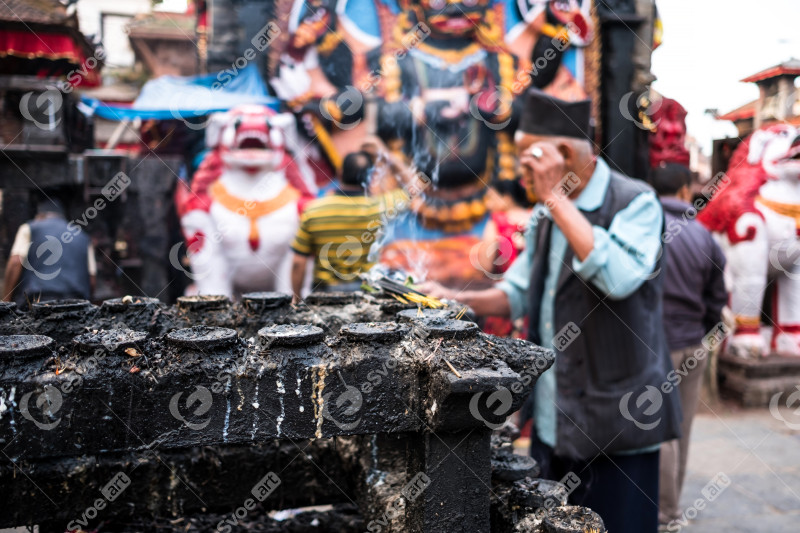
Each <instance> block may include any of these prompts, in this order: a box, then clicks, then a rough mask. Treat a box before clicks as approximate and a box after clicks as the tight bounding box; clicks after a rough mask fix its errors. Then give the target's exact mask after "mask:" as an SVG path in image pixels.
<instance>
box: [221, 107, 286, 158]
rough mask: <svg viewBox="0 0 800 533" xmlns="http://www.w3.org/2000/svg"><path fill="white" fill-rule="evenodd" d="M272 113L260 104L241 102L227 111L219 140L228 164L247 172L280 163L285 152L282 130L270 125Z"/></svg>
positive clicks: (223, 156)
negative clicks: (247, 104) (243, 104)
mask: <svg viewBox="0 0 800 533" xmlns="http://www.w3.org/2000/svg"><path fill="white" fill-rule="evenodd" d="M274 115H275V113H274V112H273V111H271V110H269V109H268V108H266V107H263V106H240V107H237V108H235V109H232V110H231V111H230V112H229V117H230V118H229V119H228V122H227V124H226V125H225V127H224V129H223V132H222V138H221V142H220V146H221V154H222V158H223V160H224V161H225V163H226V164H227V165H228V166H232V167H238V168H243V169H244V170H246V171H248V172H264V171H270V170H274V169H276V168H278V167H279V165H280V164H281V162H282V161H283V156H284V153H285V152H284V139H283V134H282V133H281V131H280V130H279V129H278V128H274V127H272V126H271V125H270V122H269V121H270V118H271V117H273V116H274Z"/></svg>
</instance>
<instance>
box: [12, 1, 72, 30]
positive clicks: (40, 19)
mask: <svg viewBox="0 0 800 533" xmlns="http://www.w3.org/2000/svg"><path fill="white" fill-rule="evenodd" d="M0 21H4V22H16V23H25V24H48V25H50V24H52V25H67V26H74V27H77V19H76V17H75V16H74V15H69V14H67V8H66V7H65V6H64V5H63V4H62V3H61V2H59V1H58V0H4V1H3V2H0Z"/></svg>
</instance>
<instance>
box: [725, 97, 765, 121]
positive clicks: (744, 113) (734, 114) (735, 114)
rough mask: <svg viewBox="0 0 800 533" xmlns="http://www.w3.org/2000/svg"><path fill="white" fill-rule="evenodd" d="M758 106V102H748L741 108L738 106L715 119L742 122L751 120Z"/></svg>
mask: <svg viewBox="0 0 800 533" xmlns="http://www.w3.org/2000/svg"><path fill="white" fill-rule="evenodd" d="M757 105H758V100H757V99H756V100H753V101H752V102H748V103H746V104H744V105H743V106H739V107H737V108H736V109H734V110H733V111H728V112H727V113H725V114H724V115H720V116H718V117H717V120H731V121H736V120H744V119H748V118H753V117H754V116H755V114H756V106H757Z"/></svg>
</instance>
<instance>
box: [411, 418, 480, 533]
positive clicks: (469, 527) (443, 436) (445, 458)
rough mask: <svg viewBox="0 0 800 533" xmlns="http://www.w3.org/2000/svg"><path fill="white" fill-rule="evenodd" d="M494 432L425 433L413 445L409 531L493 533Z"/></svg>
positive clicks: (415, 438)
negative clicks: (490, 521)
mask: <svg viewBox="0 0 800 533" xmlns="http://www.w3.org/2000/svg"><path fill="white" fill-rule="evenodd" d="M489 438H490V432H489V431H485V430H472V431H469V432H458V433H423V434H418V435H415V436H414V437H412V439H411V441H410V443H409V463H408V472H407V479H408V480H409V481H408V483H407V485H406V487H405V488H404V489H403V493H404V497H405V498H406V506H407V508H406V520H407V527H408V531H411V532H418V533H422V532H430V531H447V532H448V533H459V532H463V533H467V532H469V533H489V531H490V524H489V494H490V492H489V491H490V487H491V471H492V469H491V452H490V443H489Z"/></svg>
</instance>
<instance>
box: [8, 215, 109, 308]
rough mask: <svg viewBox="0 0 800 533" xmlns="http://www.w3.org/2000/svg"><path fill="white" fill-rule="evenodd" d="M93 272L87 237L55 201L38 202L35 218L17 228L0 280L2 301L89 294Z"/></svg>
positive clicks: (91, 253) (54, 298)
mask: <svg viewBox="0 0 800 533" xmlns="http://www.w3.org/2000/svg"><path fill="white" fill-rule="evenodd" d="M96 271H97V267H96V266H95V259H94V250H93V249H92V243H91V240H90V239H89V237H88V236H87V235H86V234H85V233H84V232H83V231H81V230H80V228H79V227H78V226H77V225H75V224H72V225H70V224H69V223H68V222H67V220H66V219H65V218H64V208H63V207H62V206H61V203H60V202H58V200H51V199H47V200H44V201H42V202H41V203H40V204H39V207H38V209H37V211H36V217H35V218H34V219H33V220H31V221H30V222H27V223H25V224H23V225H22V226H20V227H19V229H18V230H17V235H16V237H15V239H14V244H13V245H12V247H11V253H10V254H9V258H8V263H7V265H6V274H5V279H4V287H5V288H4V292H5V294H4V298H3V299H4V300H5V301H11V299H12V297H13V298H14V300H15V301H16V302H17V304H18V305H20V306H22V305H24V304H25V303H26V301H31V302H37V301H46V300H58V299H64V298H83V299H88V298H89V297H90V296H91V292H92V288H93V286H94V277H95V273H96Z"/></svg>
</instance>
